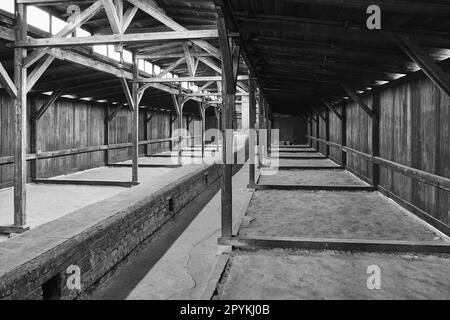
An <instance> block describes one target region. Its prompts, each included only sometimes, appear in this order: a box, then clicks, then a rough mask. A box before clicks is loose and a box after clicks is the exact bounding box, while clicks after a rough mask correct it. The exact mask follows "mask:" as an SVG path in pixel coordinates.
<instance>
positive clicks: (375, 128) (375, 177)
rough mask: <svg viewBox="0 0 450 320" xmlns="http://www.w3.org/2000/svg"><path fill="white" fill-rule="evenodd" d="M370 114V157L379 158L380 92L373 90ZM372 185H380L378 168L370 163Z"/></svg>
mask: <svg viewBox="0 0 450 320" xmlns="http://www.w3.org/2000/svg"><path fill="white" fill-rule="evenodd" d="M372 112H373V114H374V117H373V118H372V119H371V120H372V139H371V140H372V156H374V157H378V156H380V122H379V120H378V119H379V118H380V92H379V90H377V89H375V90H374V92H373V101H372ZM371 166H372V168H371V169H372V185H374V186H378V185H379V184H380V166H379V164H377V163H375V161H372V164H371Z"/></svg>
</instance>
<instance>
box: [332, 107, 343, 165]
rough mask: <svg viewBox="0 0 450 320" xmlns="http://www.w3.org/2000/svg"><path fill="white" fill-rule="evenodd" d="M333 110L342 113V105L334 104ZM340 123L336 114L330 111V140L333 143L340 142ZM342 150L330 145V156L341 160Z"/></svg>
mask: <svg viewBox="0 0 450 320" xmlns="http://www.w3.org/2000/svg"><path fill="white" fill-rule="evenodd" d="M334 108H335V110H336V111H337V112H338V113H339V114H342V106H335V107H334ZM341 124H342V121H341V120H340V119H339V118H338V116H337V115H336V114H335V113H334V112H330V141H331V142H334V143H338V144H341V142H342V140H341ZM341 155H342V152H341V150H340V149H339V148H336V147H333V146H330V158H331V159H333V160H335V161H338V162H341V161H342V156H341Z"/></svg>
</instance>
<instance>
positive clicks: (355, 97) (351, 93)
mask: <svg viewBox="0 0 450 320" xmlns="http://www.w3.org/2000/svg"><path fill="white" fill-rule="evenodd" d="M341 86H342V88H344V90H345V91H346V92H347V94H348V95H349V96H350V98H352V99H353V101H355V102H356V104H357V105H358V106H359V107H361V109H363V110H364V112H365V113H367V114H368V115H369V117H371V118H374V117H375V114H374V113H373V112H372V110H371V109H370V108H369V106H368V105H367V104H366V103H365V102H364V100H363V99H362V98H361V97H360V96H359V95H358V93H356V92H355V91H353V90H352V89H351V88H350V87H349V86H348V85H347V84H345V83H341Z"/></svg>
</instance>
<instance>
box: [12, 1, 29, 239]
mask: <svg viewBox="0 0 450 320" xmlns="http://www.w3.org/2000/svg"><path fill="white" fill-rule="evenodd" d="M15 15H16V26H15V36H16V41H25V40H26V39H27V30H28V26H27V21H26V17H27V8H26V6H25V5H23V4H16V13H15ZM26 57H27V50H26V49H23V48H16V49H14V84H15V86H16V88H17V98H16V99H14V124H15V130H14V229H15V230H14V232H16V233H20V232H23V231H25V230H26V229H27V228H26V227H25V226H26V222H27V221H26V203H27V202H26V199H27V192H26V182H27V171H26V168H27V167H26V163H27V161H26V143H27V140H26V139H27V134H26V125H27V68H25V67H24V60H25V59H26Z"/></svg>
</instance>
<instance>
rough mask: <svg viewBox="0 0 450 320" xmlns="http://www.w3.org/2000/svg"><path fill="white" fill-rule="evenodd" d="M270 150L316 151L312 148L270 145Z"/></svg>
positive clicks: (291, 151) (290, 151)
mask: <svg viewBox="0 0 450 320" xmlns="http://www.w3.org/2000/svg"><path fill="white" fill-rule="evenodd" d="M271 150H272V151H279V152H286V151H288V152H289V153H293V152H302V151H303V152H305V151H306V152H310V151H316V150H315V149H313V148H286V147H279V148H278V147H272V149H271Z"/></svg>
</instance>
